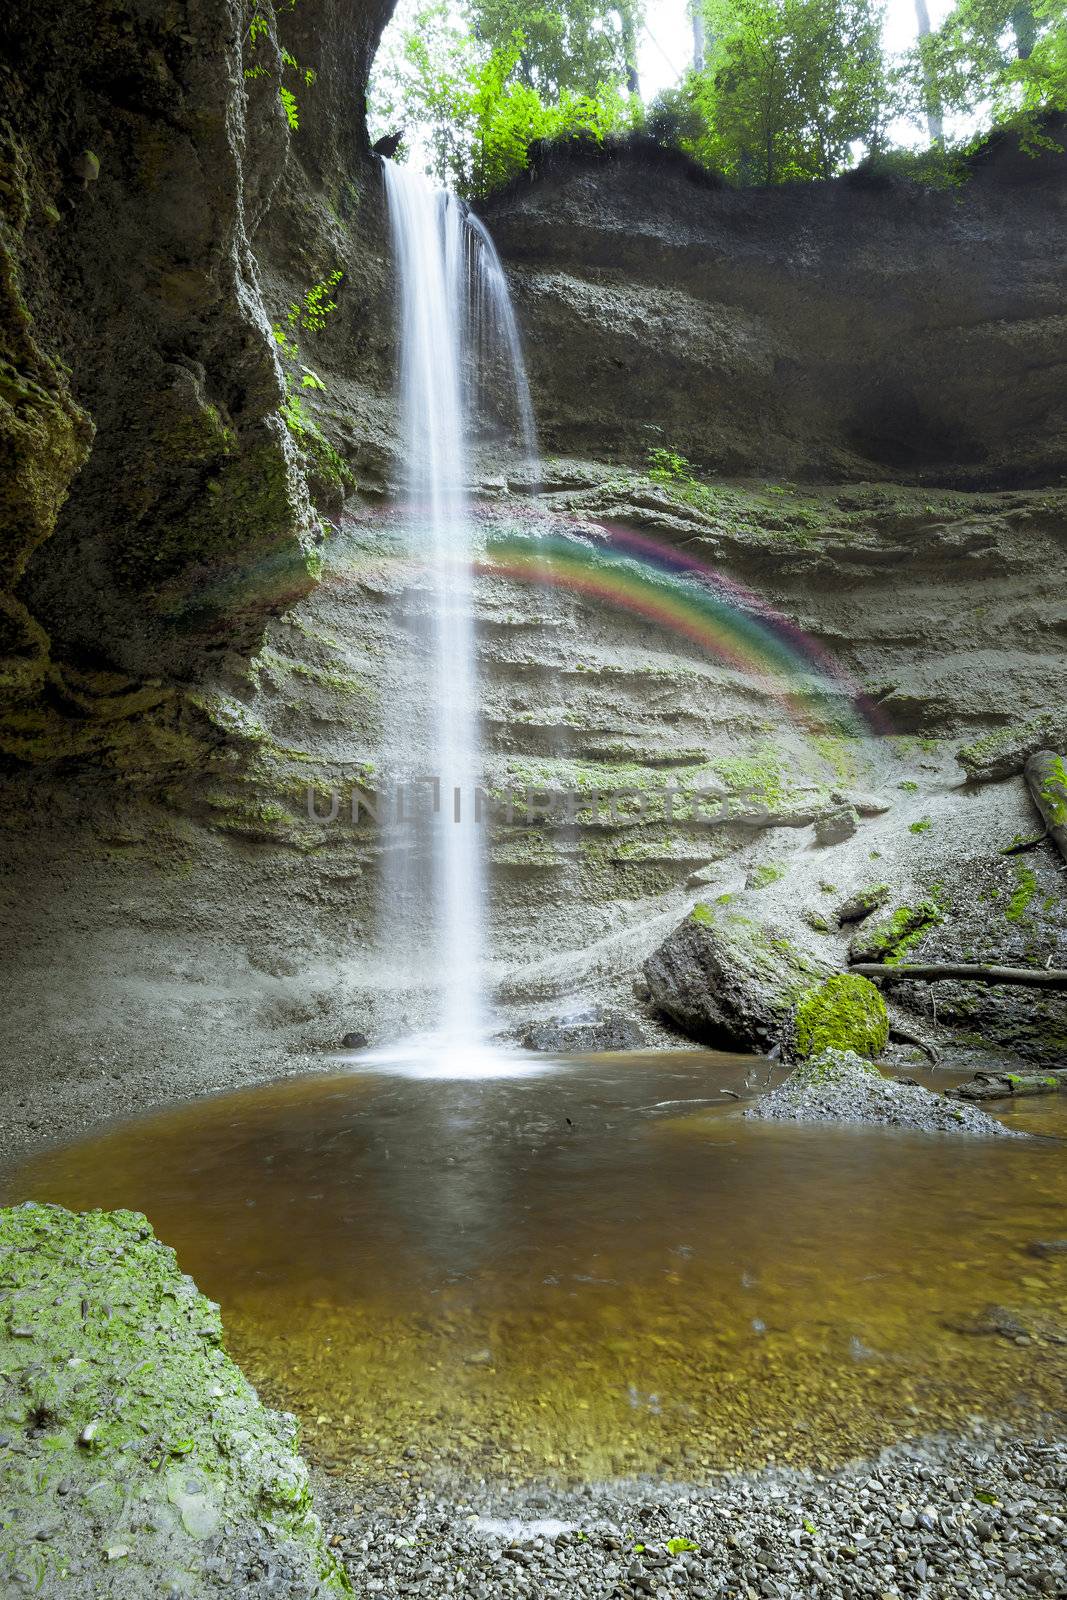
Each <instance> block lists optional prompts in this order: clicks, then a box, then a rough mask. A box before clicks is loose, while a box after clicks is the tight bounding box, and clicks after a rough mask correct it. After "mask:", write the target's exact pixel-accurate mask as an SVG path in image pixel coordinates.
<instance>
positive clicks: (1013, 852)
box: [1000, 828, 1049, 856]
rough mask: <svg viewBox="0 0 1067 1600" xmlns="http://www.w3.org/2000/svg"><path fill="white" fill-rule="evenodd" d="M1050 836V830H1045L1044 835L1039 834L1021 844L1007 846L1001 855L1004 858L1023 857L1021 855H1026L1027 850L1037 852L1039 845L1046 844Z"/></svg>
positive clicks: (1022, 841)
mask: <svg viewBox="0 0 1067 1600" xmlns="http://www.w3.org/2000/svg"><path fill="white" fill-rule="evenodd" d="M1048 836H1049V833H1048V829H1047V828H1046V829H1045V830H1044V832H1043V833H1039V834H1038V835H1037V836H1036V838H1033V839H1023V840H1021V841H1020V843H1019V844H1009V845H1006V846H1005V847H1004V849H1003V850H1002V851H1001V852H1000V853H1001V855H1002V856H1021V855H1025V853H1026V851H1027V850H1036V849H1037V847H1038V845H1039V844H1044V842H1045V840H1046V839H1047V838H1048Z"/></svg>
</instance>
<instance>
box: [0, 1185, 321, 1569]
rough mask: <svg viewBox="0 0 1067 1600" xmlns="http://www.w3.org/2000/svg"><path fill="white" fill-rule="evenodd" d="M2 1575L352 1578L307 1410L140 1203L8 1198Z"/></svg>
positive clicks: (1, 1372)
mask: <svg viewBox="0 0 1067 1600" xmlns="http://www.w3.org/2000/svg"><path fill="white" fill-rule="evenodd" d="M0 1405H2V1408H3V1414H2V1419H0V1420H2V1428H3V1432H4V1433H5V1434H7V1435H8V1438H7V1439H6V1440H5V1441H4V1444H5V1449H4V1450H3V1451H2V1452H0V1593H3V1594H30V1593H32V1594H36V1595H41V1596H44V1597H46V1600H48V1597H52V1596H56V1597H60V1596H61V1597H62V1600H98V1597H100V1596H103V1595H105V1594H106V1595H107V1596H108V1600H125V1597H127V1596H128V1597H129V1600H144V1597H145V1596H146V1595H162V1594H168V1593H171V1594H179V1593H180V1594H181V1595H182V1596H183V1597H184V1600H207V1597H208V1596H211V1597H213V1600H215V1597H220V1596H221V1595H222V1594H224V1593H225V1594H234V1595H236V1594H240V1595H241V1596H248V1597H256V1596H263V1597H266V1596H267V1595H277V1594H279V1593H282V1592H284V1593H286V1594H299V1595H300V1596H301V1600H304V1597H311V1596H325V1595H327V1594H336V1593H342V1592H347V1591H348V1590H349V1588H350V1585H349V1583H348V1580H347V1578H346V1576H345V1574H344V1571H343V1569H342V1568H341V1567H340V1566H339V1565H338V1564H337V1562H336V1561H335V1560H334V1558H333V1557H332V1556H331V1555H330V1553H329V1551H328V1550H327V1547H326V1544H325V1541H324V1539H323V1536H322V1530H321V1528H320V1526H319V1522H318V1518H317V1517H316V1516H315V1515H314V1513H313V1512H312V1509H311V1493H310V1489H309V1487H308V1471H307V1467H306V1466H305V1465H304V1462H303V1461H302V1460H301V1459H300V1456H299V1455H298V1454H297V1453H296V1438H297V1425H296V1421H295V1419H294V1418H293V1417H290V1416H285V1415H282V1414H281V1413H279V1412H276V1411H268V1410H267V1408H266V1407H265V1406H263V1405H262V1404H261V1403H260V1401H259V1398H258V1396H257V1395H256V1392H255V1390H254V1389H253V1388H252V1386H251V1384H250V1383H248V1381H247V1380H246V1379H245V1377H244V1376H243V1374H242V1373H241V1372H240V1371H239V1369H238V1368H237V1367H236V1366H235V1365H234V1363H233V1362H232V1361H231V1360H230V1358H229V1356H228V1355H227V1354H226V1352H225V1350H224V1349H223V1347H222V1325H221V1323H220V1321H219V1312H218V1307H217V1306H216V1305H214V1304H213V1303H212V1302H211V1301H210V1300H205V1298H204V1296H203V1295H202V1294H200V1293H199V1291H198V1290H197V1288H196V1285H195V1284H194V1283H193V1281H192V1279H191V1278H188V1277H186V1276H185V1275H184V1274H183V1273H181V1272H180V1271H179V1270H178V1265H177V1262H176V1260H175V1256H174V1252H173V1250H170V1249H168V1248H167V1247H166V1246H165V1245H163V1244H161V1243H160V1242H159V1241H158V1240H157V1239H156V1238H155V1237H154V1235H153V1233H152V1229H151V1227H150V1225H149V1223H148V1221H147V1220H146V1219H145V1218H144V1217H143V1216H141V1215H140V1214H139V1213H137V1212H134V1211H112V1212H104V1211H92V1212H88V1213H85V1214H82V1215H75V1214H74V1213H72V1212H70V1211H65V1210H63V1209H62V1208H61V1207H60V1206H44V1205H35V1204H27V1205H23V1206H18V1207H15V1208H13V1209H10V1210H4V1211H0Z"/></svg>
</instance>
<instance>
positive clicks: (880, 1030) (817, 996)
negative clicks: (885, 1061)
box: [793, 972, 889, 1060]
mask: <svg viewBox="0 0 1067 1600" xmlns="http://www.w3.org/2000/svg"><path fill="white" fill-rule="evenodd" d="M888 1040H889V1013H888V1012H887V1011H886V1008H885V1001H884V1000H883V999H882V996H881V995H880V994H879V992H878V990H877V989H876V988H875V986H874V984H873V983H871V981H870V980H869V979H868V978H862V977H859V976H858V975H857V974H855V973H849V972H844V973H838V975H837V976H836V977H834V978H827V980H826V982H825V983H823V984H820V985H819V987H818V988H817V989H810V990H809V991H808V993H807V994H806V995H804V996H803V997H802V998H801V999H800V1001H799V1002H798V1003H797V1008H796V1012H795V1014H794V1017H793V1049H794V1052H795V1054H796V1055H798V1056H799V1057H800V1058H801V1060H807V1059H808V1057H810V1056H817V1055H820V1054H821V1053H822V1052H823V1051H824V1050H851V1051H853V1052H854V1053H855V1054H856V1055H858V1056H865V1057H866V1058H867V1059H869V1060H876V1059H877V1057H878V1056H880V1055H881V1053H882V1051H883V1050H884V1049H885V1047H886V1044H887V1043H888Z"/></svg>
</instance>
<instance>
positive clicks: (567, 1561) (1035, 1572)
mask: <svg viewBox="0 0 1067 1600" xmlns="http://www.w3.org/2000/svg"><path fill="white" fill-rule="evenodd" d="M1065 1487H1067V1446H1064V1445H1063V1444H1062V1443H1059V1442H1056V1440H1055V1439H1054V1438H1052V1437H1048V1438H1046V1437H1044V1436H1042V1435H1034V1436H1032V1437H1029V1438H1025V1439H1024V1438H1019V1437H1014V1436H1012V1435H1010V1434H1005V1433H1000V1432H998V1431H997V1430H996V1429H991V1428H986V1427H984V1426H983V1425H982V1424H981V1423H979V1422H978V1421H976V1422H975V1424H974V1426H973V1428H972V1430H971V1433H970V1434H969V1436H968V1437H966V1438H960V1439H931V1440H924V1441H922V1442H920V1443H916V1444H912V1445H907V1446H898V1447H896V1448H894V1449H891V1450H885V1451H883V1452H881V1453H880V1454H878V1455H876V1456H874V1457H872V1458H871V1459H869V1460H863V1461H856V1462H852V1463H850V1464H849V1465H848V1466H847V1467H845V1468H844V1469H842V1470H841V1471H840V1472H836V1473H833V1474H825V1473H814V1472H782V1471H776V1470H768V1471H765V1472H762V1473H758V1474H737V1475H733V1474H730V1475H722V1476H717V1477H715V1478H714V1479H713V1480H712V1481H711V1482H709V1483H705V1484H664V1483H660V1482H653V1481H648V1482H633V1483H627V1484H615V1485H590V1486H589V1487H586V1488H582V1489H577V1490H567V1491H563V1490H559V1489H554V1488H551V1487H548V1486H542V1487H540V1488H536V1489H523V1490H511V1491H507V1492H498V1491H494V1490H493V1489H492V1488H490V1487H488V1486H486V1485H484V1484H472V1485H469V1486H467V1487H466V1488H465V1489H463V1490H458V1491H456V1492H454V1493H451V1494H450V1493H448V1492H439V1493H433V1492H431V1491H420V1492H418V1493H415V1494H412V1495H410V1496H409V1497H404V1498H401V1496H400V1495H399V1494H398V1495H397V1499H396V1501H395V1502H394V1503H392V1504H389V1503H387V1501H388V1496H385V1497H383V1502H382V1503H380V1504H376V1505H374V1506H373V1507H371V1506H360V1508H359V1509H358V1510H353V1508H352V1505H351V1502H350V1500H349V1502H348V1503H347V1504H346V1496H345V1494H344V1493H343V1492H342V1491H340V1490H339V1488H338V1486H337V1485H336V1483H335V1482H334V1481H333V1480H327V1481H326V1483H325V1484H324V1485H323V1488H322V1490H321V1491H320V1503H321V1504H322V1506H323V1509H324V1512H325V1514H326V1516H327V1520H328V1522H329V1525H330V1526H331V1528H332V1529H333V1532H332V1535H331V1547H332V1548H333V1549H335V1550H336V1551H337V1552H338V1553H339V1554H340V1556H341V1558H342V1560H343V1561H344V1562H345V1564H346V1566H347V1567H348V1569H349V1570H350V1572H351V1573H352V1576H353V1579H354V1580H357V1579H358V1582H359V1583H360V1585H361V1587H362V1592H364V1593H366V1594H368V1595H369V1594H376V1595H407V1596H411V1595H419V1596H425V1597H427V1600H430V1597H434V1600H436V1597H438V1596H444V1595H466V1596H468V1597H470V1600H511V1597H514V1600H535V1597H536V1600H575V1597H578V1596H582V1597H585V1596H588V1597H589V1600H641V1597H642V1596H646V1595H658V1596H659V1597H660V1600H712V1597H716V1600H718V1597H722V1600H794V1597H796V1596H799V1595H810V1596H814V1597H818V1600H855V1597H858V1596H865V1597H866V1596H870V1597H871V1600H897V1597H898V1596H899V1597H907V1600H946V1597H953V1600H955V1597H959V1600H994V1597H999V1596H1005V1597H1010V1600H1018V1597H1021V1596H1024V1595H1035V1596H1058V1595H1062V1594H1063V1593H1064V1592H1065V1588H1067V1544H1065V1530H1067V1523H1065V1520H1064V1504H1063V1496H1064V1489H1065Z"/></svg>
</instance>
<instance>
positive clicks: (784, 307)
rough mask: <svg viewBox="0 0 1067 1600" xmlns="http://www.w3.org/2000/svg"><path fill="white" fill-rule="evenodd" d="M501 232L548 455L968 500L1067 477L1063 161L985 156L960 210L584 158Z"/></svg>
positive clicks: (859, 178) (518, 207) (1066, 183)
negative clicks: (993, 489)
mask: <svg viewBox="0 0 1067 1600" xmlns="http://www.w3.org/2000/svg"><path fill="white" fill-rule="evenodd" d="M486 218H487V221H488V222H489V224H490V226H491V228H492V229H493V232H494V235H495V237H496V239H497V241H498V243H499V245H500V247H501V249H502V250H503V252H504V253H505V255H506V256H507V257H508V259H509V261H510V262H511V264H512V266H513V269H514V283H515V292H516V294H517V296H518V299H519V303H520V307H521V313H522V320H523V325H524V327H525V328H526V330H527V337H528V343H529V348H530V353H531V362H532V369H533V377H534V381H535V385H536V387H537V388H538V390H539V393H540V398H541V406H540V414H541V416H542V418H543V419H544V429H545V437H546V441H547V442H548V443H549V444H550V445H551V446H552V447H553V448H558V449H560V450H563V451H566V452H567V453H570V454H573V453H575V452H576V451H577V452H579V453H590V454H593V455H596V456H599V457H603V456H605V455H609V454H614V455H616V456H618V457H620V458H621V459H624V460H633V459H635V458H637V459H640V458H641V457H642V456H643V454H644V453H645V452H646V451H647V450H648V449H649V448H653V447H656V446H661V447H663V446H666V447H669V448H671V449H674V450H678V451H681V452H682V453H683V454H685V455H687V456H689V457H690V458H691V459H693V460H694V461H697V462H699V463H701V464H703V465H705V466H707V467H710V468H712V469H714V470H715V471H719V472H727V473H737V472H742V473H744V472H761V473H768V474H770V475H772V476H786V477H790V476H796V477H801V478H807V479H811V478H824V479H826V478H829V479H842V478H851V479H856V478H859V479H868V478H884V477H894V478H896V477H900V478H904V479H906V480H908V481H916V480H921V481H923V482H927V483H937V484H943V485H952V486H956V487H961V488H975V487H981V486H985V485H996V486H997V487H1001V488H1003V487H1007V486H1015V485H1021V484H1046V483H1055V482H1058V481H1059V480H1060V478H1061V477H1062V475H1063V473H1064V471H1065V470H1067V446H1065V439H1067V426H1065V424H1067V398H1065V396H1067V384H1065V382H1064V351H1065V350H1067V323H1065V314H1064V309H1063V308H1064V291H1065V289H1067V268H1065V266H1064V260H1065V246H1067V157H1065V156H1064V154H1063V153H1062V152H1061V151H1055V152H1052V153H1049V154H1047V155H1045V156H1043V157H1041V158H1039V159H1031V158H1029V157H1026V156H1021V155H1020V154H1019V152H1018V150H1017V149H1016V148H1015V147H1014V145H1013V144H1012V143H1010V142H1009V141H1007V140H997V141H994V142H993V143H991V144H990V146H989V147H987V149H986V150H985V151H983V152H982V153H981V155H980V156H978V157H977V158H976V159H975V161H974V163H973V170H972V176H971V178H970V180H969V182H968V183H967V184H965V185H964V186H963V187H962V188H961V189H958V190H951V191H947V192H933V191H929V190H923V189H920V188H918V187H915V186H911V185H908V184H904V183H899V182H894V181H890V180H887V179H881V180H880V179H876V178H872V177H869V176H865V175H864V174H862V173H858V174H854V175H852V176H850V177H847V178H844V179H841V180H839V181H837V182H835V183H828V184H818V185H814V186H812V185H796V186H793V187H790V188H780V189H765V190H741V191H738V190H735V189H730V188H723V187H715V186H712V185H710V184H709V182H708V181H707V180H706V179H702V175H701V174H699V173H696V172H693V171H691V170H690V169H689V168H688V167H687V166H686V165H685V164H684V163H683V162H681V161H677V160H675V161H672V160H670V159H668V158H666V157H664V156H662V155H660V156H659V157H658V158H656V159H652V158H651V157H650V156H648V155H644V156H636V157H633V158H630V159H627V160H621V161H620V160H616V159H613V158H612V157H611V156H610V154H609V156H608V157H598V156H597V155H596V154H595V153H590V152H582V151H578V152H576V153H572V154H570V155H567V154H564V155H557V156H555V157H554V158H553V157H551V156H549V157H547V158H546V159H545V161H544V165H543V170H542V172H541V173H540V174H539V176H538V177H537V179H536V181H534V182H533V183H532V184H530V183H528V182H526V181H525V180H520V181H518V182H516V183H515V185H514V186H513V187H512V189H511V190H510V191H509V192H508V193H506V194H504V195H502V196H500V197H498V198H497V199H496V200H494V201H492V202H491V203H490V204H489V206H488V208H487V211H486Z"/></svg>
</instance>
